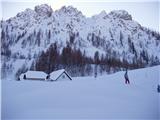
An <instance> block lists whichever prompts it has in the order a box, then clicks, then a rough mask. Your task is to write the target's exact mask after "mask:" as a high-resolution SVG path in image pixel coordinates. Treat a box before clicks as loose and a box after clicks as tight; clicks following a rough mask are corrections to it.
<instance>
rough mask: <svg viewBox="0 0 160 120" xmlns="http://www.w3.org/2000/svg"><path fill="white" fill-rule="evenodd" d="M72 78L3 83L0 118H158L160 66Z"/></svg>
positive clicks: (155, 119) (159, 116)
mask: <svg viewBox="0 0 160 120" xmlns="http://www.w3.org/2000/svg"><path fill="white" fill-rule="evenodd" d="M124 73H125V71H121V72H117V73H115V74H112V75H103V76H98V77H97V78H96V79H95V78H94V77H73V80H72V81H68V80H66V81H57V82H46V81H35V80H23V81H16V80H13V79H12V78H9V79H8V80H3V81H2V82H1V84H2V114H1V115H2V119H127V120H130V119H136V120H137V119H143V120H146V119H149V120H158V119H159V118H160V114H159V113H160V111H159V110H160V104H159V101H160V95H159V93H158V92H157V85H158V83H160V77H159V74H160V66H155V67H149V68H144V69H138V70H132V71H128V75H129V79H130V82H131V84H129V85H126V84H125V83H124Z"/></svg>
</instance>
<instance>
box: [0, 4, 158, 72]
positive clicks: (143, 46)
mask: <svg viewBox="0 0 160 120" xmlns="http://www.w3.org/2000/svg"><path fill="white" fill-rule="evenodd" d="M1 28H2V32H1V44H2V45H1V55H3V56H2V61H5V65H2V68H3V66H9V67H11V69H12V71H17V70H18V69H19V68H21V67H22V66H23V65H25V66H27V67H28V68H29V67H30V66H31V64H32V62H33V61H34V60H36V59H37V58H38V57H39V55H40V54H41V53H42V51H46V50H47V49H48V48H49V47H50V46H51V45H52V44H53V43H57V46H58V50H59V52H62V49H63V48H64V47H66V46H67V43H69V44H70V46H71V47H72V48H76V49H80V50H81V51H82V52H84V50H85V53H86V55H87V56H89V57H92V58H93V57H94V54H95V52H96V51H98V52H99V53H100V54H104V55H106V54H108V56H109V57H114V58H116V59H119V60H120V61H123V60H126V61H127V62H129V63H135V62H138V61H141V62H144V63H146V64H154V63H156V64H159V61H160V35H159V34H158V33H157V32H154V31H151V30H149V29H147V28H145V27H143V26H141V25H140V24H139V23H137V22H136V21H134V20H133V19H132V16H131V15H130V14H129V13H128V12H127V11H125V10H114V11H111V12H110V13H108V14H107V13H106V12H105V11H102V12H101V13H100V14H98V15H94V16H92V17H90V18H88V17H85V16H84V15H83V14H82V13H81V12H80V11H78V10H77V9H76V8H74V7H72V6H68V7H66V6H64V7H62V8H61V9H59V10H56V11H53V10H52V8H51V7H50V6H48V5H47V4H43V5H39V6H36V7H35V9H34V10H32V9H26V10H25V11H23V12H20V13H18V14H17V15H16V16H15V17H12V18H10V19H8V20H6V21H1ZM4 56H7V59H6V57H4Z"/></svg>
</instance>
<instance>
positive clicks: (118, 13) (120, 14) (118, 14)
mask: <svg viewBox="0 0 160 120" xmlns="http://www.w3.org/2000/svg"><path fill="white" fill-rule="evenodd" d="M109 15H110V16H112V17H113V18H121V19H124V20H132V16H131V15H130V14H129V13H128V12H127V11H125V10H114V11H111V12H110V13H109Z"/></svg>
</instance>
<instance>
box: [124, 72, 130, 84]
mask: <svg viewBox="0 0 160 120" xmlns="http://www.w3.org/2000/svg"><path fill="white" fill-rule="evenodd" d="M124 78H125V83H126V84H130V81H129V78H128V70H127V69H126V72H125V74H124Z"/></svg>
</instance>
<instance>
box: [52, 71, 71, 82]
mask: <svg viewBox="0 0 160 120" xmlns="http://www.w3.org/2000/svg"><path fill="white" fill-rule="evenodd" d="M63 73H65V74H67V73H66V72H65V70H64V69H61V70H57V71H53V72H51V73H50V79H52V80H57V78H58V77H59V76H60V75H62V74H63ZM67 76H68V77H69V78H70V76H69V75H68V74H67Z"/></svg>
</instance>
